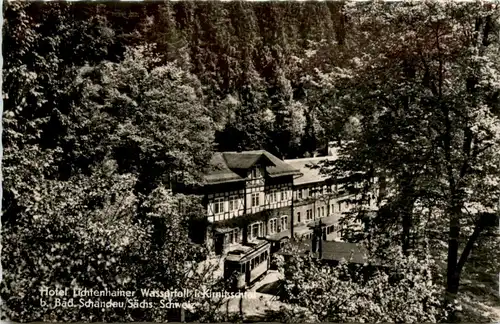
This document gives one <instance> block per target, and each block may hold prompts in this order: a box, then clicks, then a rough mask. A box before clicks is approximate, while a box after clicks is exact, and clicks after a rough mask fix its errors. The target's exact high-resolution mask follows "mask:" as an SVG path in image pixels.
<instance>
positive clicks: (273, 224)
mask: <svg viewBox="0 0 500 324" xmlns="http://www.w3.org/2000/svg"><path fill="white" fill-rule="evenodd" d="M277 230H278V222H277V221H276V218H273V219H271V220H269V233H270V234H274V233H276V232H277Z"/></svg>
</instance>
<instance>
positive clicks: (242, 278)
mask: <svg viewBox="0 0 500 324" xmlns="http://www.w3.org/2000/svg"><path fill="white" fill-rule="evenodd" d="M245 247H247V249H237V250H233V251H231V252H229V253H228V255H227V257H226V259H225V261H224V278H225V279H226V280H229V279H230V278H231V277H232V276H234V277H233V279H234V282H233V284H232V288H233V289H237V290H240V289H244V288H247V287H248V286H250V285H251V284H253V283H254V282H255V281H257V279H259V278H260V277H262V276H263V275H265V274H266V273H267V271H268V270H269V267H270V264H271V262H270V259H271V244H270V243H269V242H267V241H261V242H259V243H254V244H247V245H246V246H245Z"/></svg>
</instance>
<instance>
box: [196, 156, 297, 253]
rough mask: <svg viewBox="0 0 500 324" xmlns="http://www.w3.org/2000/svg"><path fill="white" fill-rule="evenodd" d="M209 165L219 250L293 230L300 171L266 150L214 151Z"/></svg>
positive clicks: (211, 238) (210, 212)
mask: <svg viewBox="0 0 500 324" xmlns="http://www.w3.org/2000/svg"><path fill="white" fill-rule="evenodd" d="M210 165H211V170H210V172H208V173H207V175H206V178H205V180H206V184H205V186H204V194H205V202H206V207H207V220H208V222H209V224H210V226H209V228H210V229H209V235H208V237H207V239H208V243H209V245H212V246H213V247H214V251H215V253H217V254H220V253H225V252H227V251H229V250H234V249H238V248H241V245H242V244H249V243H257V242H258V241H259V240H266V239H267V238H269V237H270V236H273V235H277V234H278V235H279V234H280V233H282V232H285V231H287V230H288V229H289V227H290V222H291V220H292V217H291V215H292V210H291V207H292V192H293V190H292V188H293V177H294V176H298V175H299V171H298V170H296V169H294V168H292V167H291V166H290V165H288V164H286V163H285V162H284V161H282V160H280V159H278V158H277V157H275V156H274V155H272V154H270V153H268V152H266V151H246V152H222V153H216V154H215V155H214V156H213V158H212V160H211V163H210Z"/></svg>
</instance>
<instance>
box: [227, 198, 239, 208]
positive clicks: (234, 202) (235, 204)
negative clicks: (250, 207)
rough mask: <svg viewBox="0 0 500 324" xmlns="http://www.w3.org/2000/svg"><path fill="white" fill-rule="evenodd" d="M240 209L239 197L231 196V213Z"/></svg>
mask: <svg viewBox="0 0 500 324" xmlns="http://www.w3.org/2000/svg"><path fill="white" fill-rule="evenodd" d="M231 205H232V206H231ZM231 207H232V208H231ZM238 209H240V208H239V199H238V196H231V197H229V211H235V210H238Z"/></svg>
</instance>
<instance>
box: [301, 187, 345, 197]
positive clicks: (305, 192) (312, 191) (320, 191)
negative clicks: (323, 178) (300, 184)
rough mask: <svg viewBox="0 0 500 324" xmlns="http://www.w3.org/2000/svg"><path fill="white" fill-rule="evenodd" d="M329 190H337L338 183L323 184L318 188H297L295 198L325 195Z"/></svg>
mask: <svg viewBox="0 0 500 324" xmlns="http://www.w3.org/2000/svg"><path fill="white" fill-rule="evenodd" d="M329 191H330V192H337V191H338V185H331V186H323V187H318V188H303V189H299V190H297V199H303V198H308V197H314V196H316V195H326V194H327V193H329Z"/></svg>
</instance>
